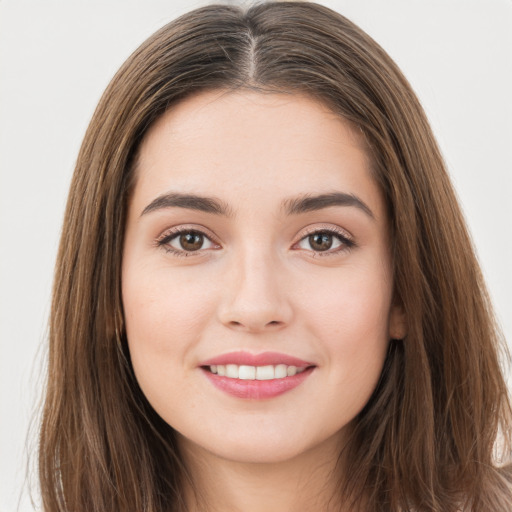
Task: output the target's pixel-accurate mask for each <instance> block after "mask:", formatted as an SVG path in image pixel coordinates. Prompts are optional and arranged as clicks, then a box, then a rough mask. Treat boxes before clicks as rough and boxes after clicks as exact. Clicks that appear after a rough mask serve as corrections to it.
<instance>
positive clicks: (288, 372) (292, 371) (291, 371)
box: [286, 366, 297, 377]
mask: <svg viewBox="0 0 512 512" xmlns="http://www.w3.org/2000/svg"><path fill="white" fill-rule="evenodd" d="M296 373H297V367H296V366H288V368H286V375H288V377H293V376H294V375H295V374H296Z"/></svg>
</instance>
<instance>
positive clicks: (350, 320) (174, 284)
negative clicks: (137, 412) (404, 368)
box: [122, 91, 403, 462]
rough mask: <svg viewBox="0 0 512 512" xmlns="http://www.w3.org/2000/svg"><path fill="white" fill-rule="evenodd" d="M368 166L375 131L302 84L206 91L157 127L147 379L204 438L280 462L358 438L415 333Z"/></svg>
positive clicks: (229, 451)
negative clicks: (357, 429)
mask: <svg viewBox="0 0 512 512" xmlns="http://www.w3.org/2000/svg"><path fill="white" fill-rule="evenodd" d="M369 167H370V163H369V160H368V157H367V154H366V152H365V149H364V144H363V141H362V138H361V137H360V135H359V134H357V133H355V132H354V131H352V130H351V129H350V127H349V126H348V124H347V123H345V122H344V121H342V120H341V119H340V118H339V117H338V116H336V115H334V114H333V113H331V112H330V111H329V110H327V109H326V108H325V107H323V106H322V105H321V104H319V103H317V102H315V101H313V100H311V99H308V98H306V97H303V96H299V95H285V94H259V93H255V92H237V93H230V92H225V91H224V92H219V91H216V92H208V93H201V94H199V95H197V96H194V97H192V98H190V99H187V100H185V101H183V102H181V103H180V104H178V105H177V106H176V107H173V108H172V109H171V110H170V111H169V112H168V113H166V114H165V115H164V116H163V117H162V118H161V119H160V120H159V121H158V122H157V123H156V124H155V125H154V126H153V127H152V128H151V129H150V131H149V133H148V134H147V136H146V137H145V139H144V141H143V144H142V146H141V149H140V154H139V159H138V165H137V170H136V172H137V182H136V186H135V189H134V193H133V196H132V198H131V201H130V205H129V217H128V223H127V226H126V238H125V245H124V257H123V268H122V272H123V278H122V291H123V305H124V312H125V318H126V332H127V337H128V344H129V349H130V355H131V359H132V362H133V367H134V370H135V375H136V377H137V380H138V382H139V384H140V387H141V389H142V391H143V392H144V394H145V395H146V397H147V399H148V400H149V402H150V403H151V405H152V406H153V407H154V409H155V410H156V411H157V413H158V414H159V415H160V416H161V417H162V418H163V419H164V420H165V421H166V422H167V423H168V424H170V425H171V426H172V427H174V429H176V430H177V431H178V432H179V433H180V434H181V436H180V439H181V442H182V443H183V444H184V445H185V446H186V447H188V448H189V449H190V450H196V452H197V453H201V452H204V450H206V452H208V453H209V455H211V454H213V455H216V456H220V457H222V458H227V459H230V460H237V461H252V462H258V461H259V462H277V461H284V460H289V459H291V458H293V457H296V456H299V455H301V454H304V453H306V452H310V453H311V450H315V449H320V448H321V447H323V448H325V446H328V445H330V444H337V443H339V442H342V441H343V438H344V435H345V434H346V433H347V432H348V429H349V428H350V424H351V421H352V420H353V419H354V418H355V416H356V415H357V414H358V413H359V412H360V411H361V409H362V408H363V407H364V405H365V404H366V402H367V401H368V399H369V398H370V395H371V394H372V392H373V390H374V389H375V387H376V384H377V381H378V379H379V376H380V374H381V370H382V366H383V362H384V359H385V356H386V350H387V346H388V341H389V339H390V338H392V337H401V336H402V335H403V332H402V331H403V322H402V317H401V314H400V311H399V310H398V309H397V308H395V307H393V305H392V289H393V281H392V271H391V261H390V242H389V227H388V219H387V217H386V209H385V205H384V201H383V198H382V195H381V193H380V191H379V188H378V187H377V185H376V183H375V182H374V180H373V179H372V177H371V174H370V169H369ZM206 452H205V453H206Z"/></svg>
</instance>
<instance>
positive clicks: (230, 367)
mask: <svg viewBox="0 0 512 512" xmlns="http://www.w3.org/2000/svg"><path fill="white" fill-rule="evenodd" d="M304 370H305V368H297V367H296V366H291V365H290V366H288V365H286V364H278V365H275V366H273V365H266V366H248V365H241V366H238V365H236V364H226V365H223V364H217V365H215V364H213V365H211V366H210V371H211V372H212V373H216V374H217V375H219V376H220V377H228V378H230V379H240V380H272V379H284V378H285V377H293V376H294V375H296V374H297V373H302V372H303V371H304Z"/></svg>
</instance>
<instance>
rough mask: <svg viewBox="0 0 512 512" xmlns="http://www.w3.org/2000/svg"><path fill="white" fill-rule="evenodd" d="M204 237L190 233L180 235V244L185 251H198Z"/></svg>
mask: <svg viewBox="0 0 512 512" xmlns="http://www.w3.org/2000/svg"><path fill="white" fill-rule="evenodd" d="M203 241H204V236H203V235H202V234H201V233H196V232H194V231H190V232H188V233H184V234H182V235H180V244H181V247H183V249H185V250H186V251H198V250H199V249H201V247H202V246H203Z"/></svg>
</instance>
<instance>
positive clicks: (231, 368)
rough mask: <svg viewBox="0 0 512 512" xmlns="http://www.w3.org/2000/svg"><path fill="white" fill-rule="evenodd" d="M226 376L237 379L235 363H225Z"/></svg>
mask: <svg viewBox="0 0 512 512" xmlns="http://www.w3.org/2000/svg"><path fill="white" fill-rule="evenodd" d="M226 377H229V378H230V379H238V366H237V365H236V364H227V365H226Z"/></svg>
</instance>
